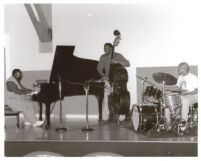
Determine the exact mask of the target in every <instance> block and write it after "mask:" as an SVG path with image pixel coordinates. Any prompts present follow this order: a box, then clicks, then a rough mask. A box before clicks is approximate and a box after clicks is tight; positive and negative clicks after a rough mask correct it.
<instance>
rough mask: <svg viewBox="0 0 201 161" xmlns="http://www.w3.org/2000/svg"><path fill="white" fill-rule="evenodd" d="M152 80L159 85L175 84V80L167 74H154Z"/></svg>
mask: <svg viewBox="0 0 201 161" xmlns="http://www.w3.org/2000/svg"><path fill="white" fill-rule="evenodd" d="M153 79H154V80H155V81H156V82H158V83H161V84H163V82H164V85H173V84H176V83H177V78H175V77H174V76H172V75H170V74H167V73H154V74H153Z"/></svg>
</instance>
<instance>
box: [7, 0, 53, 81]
mask: <svg viewBox="0 0 201 161" xmlns="http://www.w3.org/2000/svg"><path fill="white" fill-rule="evenodd" d="M4 9H5V10H4V11H5V12H4V13H5V23H4V27H5V29H4V31H5V33H6V34H5V35H6V36H5V39H6V40H7V42H6V43H7V44H6V46H9V50H7V53H6V54H7V56H6V59H7V60H6V61H7V63H8V64H10V69H8V70H7V71H12V69H13V68H20V69H22V70H25V71H27V70H41V69H50V66H51V65H52V59H53V56H54V54H53V53H46V54H44V53H39V46H38V45H39V39H38V36H37V34H36V31H35V29H34V26H33V25H32V22H31V19H30V17H29V16H28V13H27V11H26V9H25V7H24V5H23V4H7V5H5V7H4ZM8 43H9V44H8ZM6 77H9V75H7V76H6Z"/></svg>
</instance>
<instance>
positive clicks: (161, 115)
mask: <svg viewBox="0 0 201 161" xmlns="http://www.w3.org/2000/svg"><path fill="white" fill-rule="evenodd" d="M162 85H163V86H162V92H163V98H162V104H161V108H160V111H159V112H160V118H161V120H164V112H163V109H165V82H164V81H162ZM156 120H157V123H156V127H157V128H156V130H157V131H158V132H159V131H160V130H161V129H164V127H165V124H164V123H162V124H160V121H159V120H158V115H157V118H156Z"/></svg>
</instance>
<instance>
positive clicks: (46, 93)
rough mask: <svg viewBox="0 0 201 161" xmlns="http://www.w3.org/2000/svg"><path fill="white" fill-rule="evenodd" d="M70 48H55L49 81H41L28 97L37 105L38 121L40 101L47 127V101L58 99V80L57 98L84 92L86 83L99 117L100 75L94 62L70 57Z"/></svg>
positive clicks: (48, 119)
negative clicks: (94, 98) (37, 91)
mask: <svg viewBox="0 0 201 161" xmlns="http://www.w3.org/2000/svg"><path fill="white" fill-rule="evenodd" d="M74 49H75V46H57V47H56V52H55V56H54V61H53V65H52V71H51V75H50V79H49V83H41V84H40V92H39V93H38V94H35V95H33V96H32V99H33V101H37V102H39V104H40V116H39V119H40V120H42V104H43V103H44V104H45V108H46V128H47V129H48V128H49V127H50V111H51V110H50V107H51V104H52V103H53V102H56V101H58V100H59V99H60V96H59V85H58V83H59V80H60V81H61V87H62V90H61V99H63V98H64V97H65V96H75V95H85V90H84V87H83V84H85V83H88V84H89V94H90V95H95V96H96V98H97V100H98V106H99V120H101V119H102V100H103V97H104V83H103V82H98V81H97V80H100V78H101V76H100V75H99V74H98V72H97V70H96V68H97V64H98V62H97V61H95V60H88V59H83V58H79V57H76V56H74V55H73V52H74ZM63 108H65V107H63ZM81 108H85V106H83V107H81Z"/></svg>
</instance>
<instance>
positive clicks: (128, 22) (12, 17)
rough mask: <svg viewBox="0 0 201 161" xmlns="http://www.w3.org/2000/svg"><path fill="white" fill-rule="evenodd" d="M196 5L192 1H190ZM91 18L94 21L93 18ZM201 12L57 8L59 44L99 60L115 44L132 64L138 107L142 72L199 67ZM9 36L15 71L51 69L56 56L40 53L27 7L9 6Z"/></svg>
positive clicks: (188, 8) (191, 8)
mask: <svg viewBox="0 0 201 161" xmlns="http://www.w3.org/2000/svg"><path fill="white" fill-rule="evenodd" d="M188 2H190V0H189V1H188ZM90 14H91V16H89V15H90ZM199 15H200V9H199V6H198V5H196V4H194V3H181V4H177V3H172V4H169V5H168V4H152V3H147V4H146V3H143V4H140V3H138V4H115V5H109V4H107V5H103V4H102V5H100V4H99V5H98V4H95V5H90V4H84V5H81V4H79V5H72V4H53V6H52V21H53V22H52V24H53V44H54V50H55V46H56V45H58V44H59V45H75V46H76V49H75V53H74V54H75V55H77V56H79V57H83V58H88V59H96V60H98V59H99V57H100V55H101V54H103V44H104V43H105V42H112V41H113V39H114V36H113V31H114V30H115V29H119V30H120V32H121V34H122V38H123V39H122V41H121V43H120V45H119V46H118V47H117V48H116V50H117V51H118V52H121V53H122V54H123V55H124V56H125V57H126V58H127V59H129V60H130V63H131V67H130V68H128V71H129V83H128V88H129V90H130V92H131V101H132V104H133V103H135V102H136V78H135V73H136V67H145V66H152V67H153V66H176V65H177V64H178V63H179V62H181V61H187V62H189V64H190V65H196V64H198V61H199V59H198V54H200V47H199V46H200V37H201V35H200V27H201V26H200V24H199V23H198V22H199ZM5 33H7V34H9V42H10V44H9V46H10V49H9V50H10V52H9V54H10V60H7V61H9V62H10V65H11V68H21V69H22V70H50V69H51V66H52V60H53V56H54V53H47V54H43V53H38V41H39V40H38V37H37V35H36V32H35V30H34V27H33V25H32V23H31V20H30V18H29V17H28V14H27V12H26V10H25V8H24V6H23V5H22V4H17V5H14V4H13V5H10V4H9V5H5Z"/></svg>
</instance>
